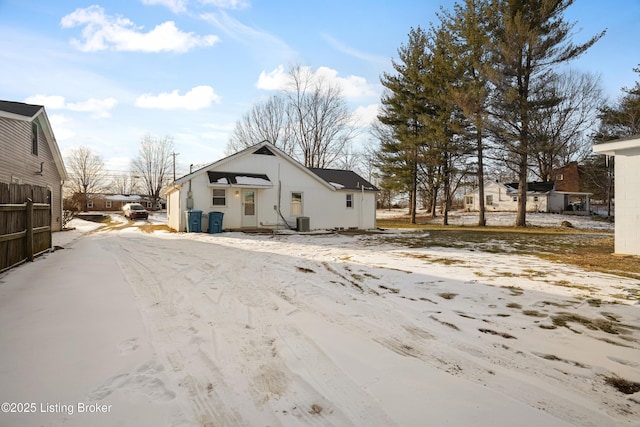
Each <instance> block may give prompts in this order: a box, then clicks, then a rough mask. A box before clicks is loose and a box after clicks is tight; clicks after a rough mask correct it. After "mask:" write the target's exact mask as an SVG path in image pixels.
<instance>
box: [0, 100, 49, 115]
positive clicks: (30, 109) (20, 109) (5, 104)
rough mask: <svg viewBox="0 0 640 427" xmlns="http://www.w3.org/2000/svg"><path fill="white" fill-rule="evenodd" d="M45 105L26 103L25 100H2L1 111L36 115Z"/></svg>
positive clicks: (0, 102) (0, 101) (0, 103)
mask: <svg viewBox="0 0 640 427" xmlns="http://www.w3.org/2000/svg"><path fill="white" fill-rule="evenodd" d="M43 108H44V107H43V106H42V105H32V104H25V103H23V102H13V101H3V100H0V111H4V112H5V113H11V114H16V115H18V116H23V117H30V118H32V117H34V116H35V115H36V114H37V113H38V112H39V111H40V110H42V109H43Z"/></svg>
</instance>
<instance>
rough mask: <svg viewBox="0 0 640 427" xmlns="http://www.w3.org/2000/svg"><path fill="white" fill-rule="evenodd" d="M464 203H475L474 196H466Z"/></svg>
mask: <svg viewBox="0 0 640 427" xmlns="http://www.w3.org/2000/svg"><path fill="white" fill-rule="evenodd" d="M464 203H465V204H466V205H473V196H465V198H464Z"/></svg>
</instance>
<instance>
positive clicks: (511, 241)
mask: <svg viewBox="0 0 640 427" xmlns="http://www.w3.org/2000/svg"><path fill="white" fill-rule="evenodd" d="M429 219H430V218H429ZM423 221H424V222H426V221H427V219H423ZM377 223H378V226H379V227H382V228H408V229H414V230H416V231H422V232H428V237H424V235H422V236H421V237H419V238H415V239H411V237H410V235H411V234H409V236H403V237H402V239H408V244H409V246H412V247H452V248H459V249H473V250H481V251H484V252H491V253H516V254H524V255H534V256H537V257H540V258H542V259H546V260H549V261H553V262H557V263H562V264H568V265H574V266H577V267H580V268H582V269H585V270H587V271H598V272H602V273H609V274H615V275H619V276H624V277H631V278H634V279H640V257H634V256H621V255H613V252H614V239H613V234H612V233H608V232H603V231H599V230H597V231H596V230H581V229H575V228H555V227H526V228H520V227H504V226H503V227H494V226H487V227H477V226H461V225H455V226H453V225H452V226H443V225H437V224H427V223H422V224H421V223H420V220H418V224H410V223H409V219H408V218H393V219H378V221H377ZM390 240H391V241H393V239H390ZM530 273H531V274H533V272H530Z"/></svg>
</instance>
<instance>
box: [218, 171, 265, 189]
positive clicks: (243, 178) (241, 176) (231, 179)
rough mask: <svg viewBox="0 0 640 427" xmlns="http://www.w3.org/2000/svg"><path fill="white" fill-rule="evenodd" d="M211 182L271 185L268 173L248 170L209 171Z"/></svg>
mask: <svg viewBox="0 0 640 427" xmlns="http://www.w3.org/2000/svg"><path fill="white" fill-rule="evenodd" d="M207 174H208V175H209V183H210V184H228V185H231V184H238V185H253V186H259V187H271V186H272V183H271V180H270V179H269V177H268V176H267V175H264V174H256V173H246V172H218V171H208V172H207Z"/></svg>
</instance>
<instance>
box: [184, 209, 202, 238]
mask: <svg viewBox="0 0 640 427" xmlns="http://www.w3.org/2000/svg"><path fill="white" fill-rule="evenodd" d="M185 213H186V214H187V232H189V233H200V232H201V231H202V211H186V212H185Z"/></svg>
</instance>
